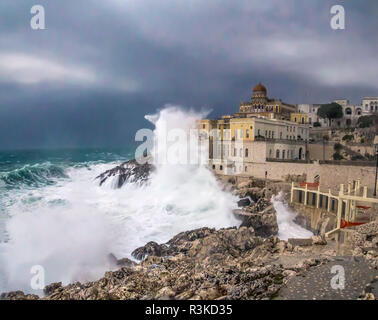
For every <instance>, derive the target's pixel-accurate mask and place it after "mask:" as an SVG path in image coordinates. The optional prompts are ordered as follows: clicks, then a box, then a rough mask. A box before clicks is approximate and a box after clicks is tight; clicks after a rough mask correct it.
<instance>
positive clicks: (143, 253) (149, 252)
mask: <svg viewBox="0 0 378 320" xmlns="http://www.w3.org/2000/svg"><path fill="white" fill-rule="evenodd" d="M167 251H168V248H167V246H166V245H164V244H163V245H159V244H158V243H156V242H154V241H150V242H148V243H147V244H146V245H145V246H143V247H140V248H138V249H135V250H134V251H133V252H132V253H131V255H132V256H133V257H134V258H135V259H138V260H143V259H144V258H145V257H147V256H157V257H161V256H162V255H165V254H167Z"/></svg>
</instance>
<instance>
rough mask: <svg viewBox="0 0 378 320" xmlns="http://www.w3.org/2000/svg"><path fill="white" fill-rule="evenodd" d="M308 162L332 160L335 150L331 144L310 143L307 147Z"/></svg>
mask: <svg viewBox="0 0 378 320" xmlns="http://www.w3.org/2000/svg"><path fill="white" fill-rule="evenodd" d="M307 150H308V152H309V158H310V160H332V159H333V157H332V156H333V154H334V153H335V150H334V149H333V144H325V145H324V146H323V143H310V144H308V146H307Z"/></svg>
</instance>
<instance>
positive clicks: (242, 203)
mask: <svg viewBox="0 0 378 320" xmlns="http://www.w3.org/2000/svg"><path fill="white" fill-rule="evenodd" d="M250 204H251V200H249V198H243V199H240V200H239V201H238V207H247V206H249V205H250Z"/></svg>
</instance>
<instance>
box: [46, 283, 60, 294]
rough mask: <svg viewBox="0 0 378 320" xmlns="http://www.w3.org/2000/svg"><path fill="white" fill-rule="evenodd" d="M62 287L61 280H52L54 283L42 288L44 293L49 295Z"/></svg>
mask: <svg viewBox="0 0 378 320" xmlns="http://www.w3.org/2000/svg"><path fill="white" fill-rule="evenodd" d="M60 288H62V283H61V282H54V283H51V284H49V285H47V286H46V287H45V288H44V289H43V292H44V293H45V294H46V295H50V294H52V293H53V292H54V291H55V290H58V289H60Z"/></svg>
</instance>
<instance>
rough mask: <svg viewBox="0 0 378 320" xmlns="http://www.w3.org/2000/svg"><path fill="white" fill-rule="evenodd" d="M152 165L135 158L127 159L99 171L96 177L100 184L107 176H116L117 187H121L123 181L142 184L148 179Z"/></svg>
mask: <svg viewBox="0 0 378 320" xmlns="http://www.w3.org/2000/svg"><path fill="white" fill-rule="evenodd" d="M153 169H154V167H153V165H151V164H149V163H147V162H146V163H144V164H140V163H139V162H138V161H136V160H129V161H126V162H124V163H122V164H121V165H119V166H117V167H115V168H113V169H110V170H107V171H105V172H103V173H101V174H100V175H99V176H97V177H96V179H99V180H100V186H101V185H102V184H103V183H104V182H105V181H106V180H107V179H109V178H112V177H116V178H117V179H118V180H117V181H116V183H115V186H116V187H117V188H121V187H122V186H123V185H124V184H125V183H127V182H128V183H139V184H143V183H145V182H146V181H147V180H148V177H149V175H150V173H151V171H152V170H153Z"/></svg>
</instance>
